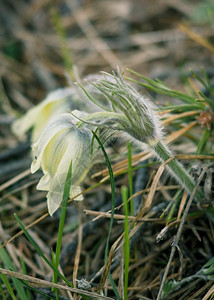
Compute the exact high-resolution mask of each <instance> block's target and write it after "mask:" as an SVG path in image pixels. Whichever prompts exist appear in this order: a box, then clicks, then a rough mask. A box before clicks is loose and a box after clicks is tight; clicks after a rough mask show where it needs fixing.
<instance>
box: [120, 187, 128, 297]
mask: <svg viewBox="0 0 214 300" xmlns="http://www.w3.org/2000/svg"><path fill="white" fill-rule="evenodd" d="M121 193H122V200H123V207H124V213H125V221H124V299H128V283H129V258H130V248H129V247H130V246H129V219H128V217H129V209H128V189H127V187H126V186H123V187H122V189H121Z"/></svg>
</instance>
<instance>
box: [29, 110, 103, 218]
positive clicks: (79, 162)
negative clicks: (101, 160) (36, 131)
mask: <svg viewBox="0 0 214 300" xmlns="http://www.w3.org/2000/svg"><path fill="white" fill-rule="evenodd" d="M73 114H75V115H76V116H77V117H78V118H84V117H85V116H86V115H87V114H85V113H83V112H80V111H73ZM77 123H80V122H79V121H78V120H77V119H76V118H75V117H74V116H73V115H71V114H70V113H64V114H61V115H59V116H57V117H55V118H54V119H53V120H52V121H51V122H50V123H49V124H48V126H47V127H46V128H45V130H44V131H43V133H42V135H41V137H40V139H39V140H38V142H37V143H35V144H34V145H33V155H34V157H35V159H34V161H33V162H32V165H31V171H32V173H34V172H36V171H37V170H38V169H39V168H40V167H41V168H42V170H43V173H44V175H43V177H42V178H41V179H40V181H39V183H38V185H37V189H38V190H44V191H48V194H47V202H48V210H49V213H50V215H53V213H54V212H55V211H56V210H57V209H58V207H59V206H60V204H61V202H62V199H63V191H64V185H65V181H66V176H67V173H68V169H69V166H70V163H71V161H72V176H71V188H70V197H74V196H76V195H77V194H79V193H80V192H81V189H80V187H79V184H80V183H81V181H82V180H83V179H84V177H85V176H86V174H87V172H88V171H89V169H90V168H91V166H92V164H93V158H94V156H95V154H96V150H97V149H98V146H96V145H95V146H94V148H93V149H94V151H93V154H91V139H92V136H93V134H92V132H91V130H90V129H88V128H87V127H86V126H85V125H84V124H83V126H82V127H78V126H77ZM82 199H83V197H82V195H80V196H78V197H76V198H75V200H82Z"/></svg>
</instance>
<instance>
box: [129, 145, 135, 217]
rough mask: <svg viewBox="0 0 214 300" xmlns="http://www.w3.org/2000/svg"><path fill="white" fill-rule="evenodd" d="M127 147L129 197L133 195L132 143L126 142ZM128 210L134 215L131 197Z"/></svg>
mask: <svg viewBox="0 0 214 300" xmlns="http://www.w3.org/2000/svg"><path fill="white" fill-rule="evenodd" d="M127 149H128V176H129V197H131V196H132V195H133V176H132V145H131V143H130V142H127ZM130 212H131V215H132V216H134V203H133V199H131V200H130Z"/></svg>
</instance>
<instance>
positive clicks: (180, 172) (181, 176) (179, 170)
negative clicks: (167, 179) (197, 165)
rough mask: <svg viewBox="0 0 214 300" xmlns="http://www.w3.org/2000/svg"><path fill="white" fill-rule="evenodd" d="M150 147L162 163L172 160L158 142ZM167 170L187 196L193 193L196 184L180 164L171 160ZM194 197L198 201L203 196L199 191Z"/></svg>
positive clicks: (166, 149) (168, 152)
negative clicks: (187, 193)
mask: <svg viewBox="0 0 214 300" xmlns="http://www.w3.org/2000/svg"><path fill="white" fill-rule="evenodd" d="M150 147H151V148H152V149H153V150H154V151H155V153H156V155H157V156H158V157H159V158H160V159H161V160H162V161H163V162H164V161H167V160H168V159H170V158H172V155H171V153H170V151H169V149H168V147H167V146H166V145H165V144H164V143H162V142H161V141H158V142H157V143H156V144H155V145H150ZM167 169H168V170H169V171H170V173H171V174H172V175H173V176H174V178H175V179H176V180H177V181H178V182H180V183H181V184H182V186H183V187H184V188H185V190H186V191H187V192H189V194H191V193H192V192H193V189H194V187H195V185H196V183H195V182H194V180H193V178H192V177H191V176H190V174H189V173H187V171H186V170H185V169H184V167H183V166H182V164H181V163H179V162H178V160H176V159H173V160H171V161H169V163H168V164H167ZM195 197H196V199H197V200H198V201H200V200H201V199H202V197H203V196H202V193H201V191H200V190H197V192H196V194H195Z"/></svg>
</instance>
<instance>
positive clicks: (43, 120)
mask: <svg viewBox="0 0 214 300" xmlns="http://www.w3.org/2000/svg"><path fill="white" fill-rule="evenodd" d="M73 93H74V92H73V89H72V88H61V89H57V90H55V91H53V92H51V93H50V94H48V96H47V97H46V98H45V99H44V100H43V101H42V102H41V103H40V104H38V105H37V106H35V107H33V108H31V109H30V110H29V111H28V112H27V113H26V114H25V115H24V116H23V117H21V118H20V119H17V120H15V121H14V122H13V124H12V131H13V132H14V133H15V134H16V135H17V136H23V135H24V134H25V132H27V131H28V130H29V129H30V128H32V127H33V132H32V142H33V143H34V142H36V141H37V140H38V139H39V137H40V135H41V133H42V131H43V129H44V128H45V126H46V125H47V124H48V122H50V121H51V119H52V118H53V117H55V116H56V115H58V114H60V113H62V112H66V111H67V110H68V108H69V107H70V100H71V97H72V95H73Z"/></svg>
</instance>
